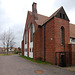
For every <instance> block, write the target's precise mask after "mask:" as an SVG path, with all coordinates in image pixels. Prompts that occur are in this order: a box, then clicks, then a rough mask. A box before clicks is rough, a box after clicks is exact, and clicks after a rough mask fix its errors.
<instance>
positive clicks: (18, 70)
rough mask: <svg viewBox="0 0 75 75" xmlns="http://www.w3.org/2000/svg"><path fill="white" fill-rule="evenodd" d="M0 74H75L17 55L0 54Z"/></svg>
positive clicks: (74, 73)
mask: <svg viewBox="0 0 75 75" xmlns="http://www.w3.org/2000/svg"><path fill="white" fill-rule="evenodd" d="M0 75H75V72H72V71H68V70H65V69H62V68H61V67H58V66H56V65H48V64H38V63H34V62H31V61H29V60H26V59H24V58H21V57H19V56H18V55H12V56H0Z"/></svg>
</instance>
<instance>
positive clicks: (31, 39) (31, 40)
mask: <svg viewBox="0 0 75 75" xmlns="http://www.w3.org/2000/svg"><path fill="white" fill-rule="evenodd" d="M32 41H33V25H32V24H31V42H32Z"/></svg>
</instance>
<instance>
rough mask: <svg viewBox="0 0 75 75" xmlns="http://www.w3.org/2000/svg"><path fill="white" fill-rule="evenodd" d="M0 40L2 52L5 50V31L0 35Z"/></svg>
mask: <svg viewBox="0 0 75 75" xmlns="http://www.w3.org/2000/svg"><path fill="white" fill-rule="evenodd" d="M0 40H1V41H2V44H3V48H4V52H5V45H6V33H5V32H4V33H3V34H2V35H1V37H0Z"/></svg>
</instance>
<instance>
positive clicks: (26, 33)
mask: <svg viewBox="0 0 75 75" xmlns="http://www.w3.org/2000/svg"><path fill="white" fill-rule="evenodd" d="M27 38H28V37H27V31H25V44H27Z"/></svg>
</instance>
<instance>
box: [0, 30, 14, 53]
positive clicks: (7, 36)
mask: <svg viewBox="0 0 75 75" xmlns="http://www.w3.org/2000/svg"><path fill="white" fill-rule="evenodd" d="M14 39H15V37H14V35H13V33H12V32H10V31H7V33H5V32H4V33H3V34H2V37H1V40H2V43H3V46H4V48H5V47H6V48H7V54H8V51H9V49H10V48H11V47H13V46H14V45H15V42H14Z"/></svg>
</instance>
